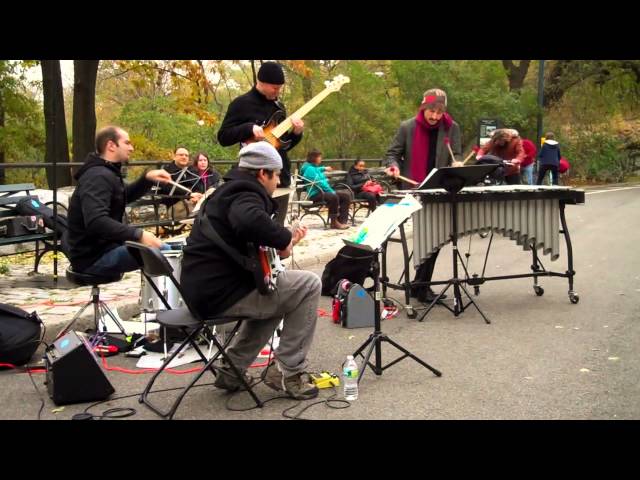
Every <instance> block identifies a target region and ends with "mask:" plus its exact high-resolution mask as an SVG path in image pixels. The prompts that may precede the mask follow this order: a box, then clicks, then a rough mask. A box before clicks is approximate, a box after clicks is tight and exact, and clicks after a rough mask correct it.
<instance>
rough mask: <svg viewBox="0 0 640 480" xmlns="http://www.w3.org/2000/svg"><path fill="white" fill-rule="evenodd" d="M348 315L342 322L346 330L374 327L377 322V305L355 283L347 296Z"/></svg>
mask: <svg viewBox="0 0 640 480" xmlns="http://www.w3.org/2000/svg"><path fill="white" fill-rule="evenodd" d="M346 302H347V309H346V310H347V315H346V317H345V319H344V322H342V326H343V327H345V328H361V327H373V326H374V323H375V322H374V320H375V318H374V317H375V311H374V308H375V304H374V303H373V298H371V295H369V293H368V292H367V291H366V290H365V289H364V288H362V287H361V286H360V285H358V284H357V283H354V284H353V285H352V286H351V288H350V289H349V293H348V294H347V300H346Z"/></svg>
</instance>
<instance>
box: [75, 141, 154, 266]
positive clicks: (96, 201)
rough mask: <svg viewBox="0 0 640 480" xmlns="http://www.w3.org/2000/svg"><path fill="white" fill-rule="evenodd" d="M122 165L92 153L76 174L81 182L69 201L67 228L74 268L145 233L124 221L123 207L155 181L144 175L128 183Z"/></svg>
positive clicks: (90, 261)
mask: <svg viewBox="0 0 640 480" xmlns="http://www.w3.org/2000/svg"><path fill="white" fill-rule="evenodd" d="M120 169H121V164H120V163H114V162H107V161H106V160H104V159H102V158H100V156H98V155H97V154H96V153H90V154H89V155H88V156H87V159H86V160H85V162H84V165H83V166H82V167H80V170H78V172H77V173H76V174H75V175H74V178H75V179H76V180H77V181H78V184H77V186H76V189H75V191H74V192H73V195H72V196H71V200H70V201H69V216H68V223H69V230H67V232H66V235H67V237H66V240H67V241H68V243H69V261H70V262H71V265H72V267H73V269H74V270H77V271H79V272H81V271H83V270H85V269H87V268H89V267H90V266H91V265H93V264H94V263H95V262H96V261H97V260H98V259H99V258H100V257H101V256H102V255H104V254H105V253H106V252H108V251H109V250H113V249H114V248H116V247H119V246H120V245H123V244H124V242H125V241H126V240H134V241H138V240H139V239H140V237H141V236H142V229H140V228H134V227H130V226H128V225H125V224H123V223H122V219H123V215H124V207H125V206H126V204H127V203H129V202H133V201H135V200H137V199H138V198H140V197H142V196H143V195H144V194H145V193H146V192H147V191H148V190H149V189H150V188H151V186H152V185H153V183H152V182H149V181H148V180H146V179H145V177H144V175H143V176H142V177H140V178H139V179H138V180H137V181H135V182H134V183H132V184H129V185H126V186H125V184H124V181H123V179H122V173H121V172H120Z"/></svg>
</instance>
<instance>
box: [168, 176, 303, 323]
mask: <svg viewBox="0 0 640 480" xmlns="http://www.w3.org/2000/svg"><path fill="white" fill-rule="evenodd" d="M224 179H225V183H224V184H222V186H220V187H218V188H217V189H216V191H215V192H214V193H213V194H212V195H211V196H210V197H209V198H208V199H207V200H206V202H205V203H204V205H203V206H202V207H201V208H204V213H205V214H206V215H207V217H208V218H209V220H210V222H211V225H212V227H213V228H214V229H215V230H216V232H218V234H219V235H220V237H222V239H223V240H224V241H225V242H226V243H227V245H229V246H230V247H232V248H235V249H236V250H238V252H239V253H241V254H242V255H245V256H246V255H248V253H249V252H248V246H247V242H252V243H254V244H255V245H262V246H266V247H273V248H276V249H277V250H283V249H285V248H287V246H288V245H289V242H291V232H290V231H289V230H288V229H286V228H284V227H282V226H280V225H278V224H277V223H275V222H274V221H273V220H272V219H271V215H272V214H274V213H276V202H274V200H273V199H272V198H271V197H270V196H269V195H268V194H267V191H266V190H265V188H264V187H263V186H262V184H260V182H258V180H256V178H255V177H253V176H252V175H250V174H248V173H246V172H240V171H238V170H237V169H232V170H231V171H230V172H229V173H228V174H227V175H226V176H225V177H224ZM183 254H184V256H183V259H182V272H181V279H180V285H181V286H182V287H183V288H184V295H185V297H186V298H185V300H186V301H187V302H188V303H189V304H190V305H191V306H193V308H194V309H195V310H196V311H197V312H198V313H199V314H200V315H202V316H203V317H205V318H206V317H208V316H211V315H214V314H218V313H222V312H224V311H225V310H226V309H227V308H229V307H231V306H232V305H234V304H235V303H237V302H238V301H239V300H240V299H242V298H243V297H245V296H246V295H247V294H249V293H250V292H251V291H253V290H254V289H255V288H256V285H255V281H254V278H253V275H252V274H251V272H248V271H246V270H243V269H242V268H241V267H240V266H239V265H238V264H237V263H236V262H235V261H234V260H233V259H232V258H229V256H228V255H227V254H226V253H224V252H223V251H222V250H221V249H220V248H219V247H217V246H216V245H215V244H213V242H212V241H211V240H209V239H208V238H207V237H205V236H204V234H203V233H202V232H201V231H200V228H199V225H198V224H197V223H196V224H195V225H194V228H193V230H192V231H191V235H189V237H188V238H187V245H186V247H185V248H184V251H183Z"/></svg>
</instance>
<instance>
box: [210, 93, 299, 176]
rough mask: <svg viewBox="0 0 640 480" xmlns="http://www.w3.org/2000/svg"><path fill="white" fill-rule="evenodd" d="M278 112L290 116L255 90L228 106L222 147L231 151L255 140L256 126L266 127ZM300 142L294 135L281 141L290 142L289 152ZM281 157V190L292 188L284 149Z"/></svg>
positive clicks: (219, 138)
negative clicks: (254, 127) (254, 130)
mask: <svg viewBox="0 0 640 480" xmlns="http://www.w3.org/2000/svg"><path fill="white" fill-rule="evenodd" d="M278 110H281V111H282V114H283V115H284V116H283V118H286V116H287V112H286V110H285V107H284V105H283V104H282V103H280V102H279V101H277V100H267V98H266V97H265V96H264V95H262V94H261V93H260V92H259V91H258V90H257V89H256V87H253V88H252V89H251V90H250V91H248V92H247V93H245V94H244V95H240V96H239V97H237V98H235V99H234V100H233V101H232V102H231V103H230V104H229V109H228V110H227V114H226V115H225V117H224V120H223V121H222V125H221V126H220V130H218V141H219V142H220V145H222V146H224V147H229V146H231V145H234V144H236V143H240V142H244V141H247V140H249V139H251V138H253V126H254V125H259V126H264V124H265V123H266V122H268V121H269V120H270V119H271V117H272V115H273V114H274V113H275V112H277V111H278ZM301 139H302V134H300V135H294V134H293V133H287V134H285V135H283V136H282V140H285V141H289V140H291V144H290V145H289V147H288V150H291V149H292V148H293V147H295V146H296V145H297V144H298V143H299V142H300V140H301ZM278 153H280V156H281V157H282V173H281V174H280V186H281V187H288V186H289V185H291V162H290V161H289V157H288V156H287V152H286V151H285V150H284V149H280V150H278Z"/></svg>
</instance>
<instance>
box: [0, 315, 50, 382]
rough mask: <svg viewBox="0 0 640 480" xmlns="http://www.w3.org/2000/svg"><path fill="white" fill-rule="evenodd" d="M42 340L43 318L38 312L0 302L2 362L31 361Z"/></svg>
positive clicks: (15, 363) (0, 353) (23, 363)
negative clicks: (30, 311)
mask: <svg viewBox="0 0 640 480" xmlns="http://www.w3.org/2000/svg"><path fill="white" fill-rule="evenodd" d="M41 340H42V320H40V317H38V314H37V313H36V312H32V313H28V312H26V311H25V310H22V309H21V308H18V307H14V306H13V305H7V304H6V303H0V364H2V363H8V364H11V365H15V366H18V365H25V364H26V363H29V360H31V357H32V356H33V354H34V353H35V351H36V350H37V349H38V345H40V341H41ZM0 369H2V367H0Z"/></svg>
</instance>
